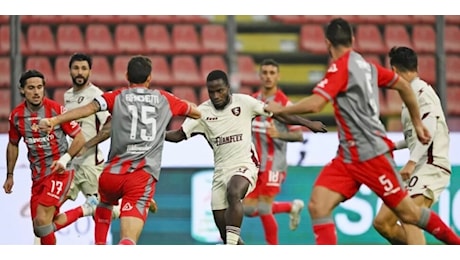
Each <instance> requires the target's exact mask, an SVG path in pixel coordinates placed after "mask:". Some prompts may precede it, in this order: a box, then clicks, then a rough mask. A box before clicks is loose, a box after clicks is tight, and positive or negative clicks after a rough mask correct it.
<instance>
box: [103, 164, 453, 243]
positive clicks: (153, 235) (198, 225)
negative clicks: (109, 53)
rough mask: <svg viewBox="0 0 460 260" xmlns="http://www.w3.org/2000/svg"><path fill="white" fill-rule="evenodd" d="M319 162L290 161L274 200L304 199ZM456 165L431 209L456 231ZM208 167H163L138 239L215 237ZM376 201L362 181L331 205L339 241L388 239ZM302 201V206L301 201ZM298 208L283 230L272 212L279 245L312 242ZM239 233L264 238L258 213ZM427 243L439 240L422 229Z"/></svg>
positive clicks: (281, 219)
mask: <svg viewBox="0 0 460 260" xmlns="http://www.w3.org/2000/svg"><path fill="white" fill-rule="evenodd" d="M320 170H321V167H290V168H289V171H288V176H287V178H286V181H285V183H284V185H283V187H282V191H281V193H280V194H279V196H278V197H277V200H278V201H291V200H293V199H297V198H298V199H302V200H304V201H305V205H307V202H308V199H309V196H310V192H311V187H312V184H313V182H314V180H315V179H316V176H317V174H318V172H319V171H320ZM458 174H460V167H459V166H455V167H453V173H452V179H451V184H450V186H449V188H448V189H447V190H446V191H444V193H443V194H442V196H441V198H440V200H439V202H438V203H437V204H436V205H435V206H434V207H433V209H434V210H435V211H436V212H437V213H438V214H439V215H440V216H441V218H442V219H443V220H444V221H445V222H446V223H448V224H449V225H450V226H451V227H453V228H454V229H455V231H456V232H457V233H460V192H459V189H460V177H459V176H458ZM211 178H212V169H210V168H205V169H203V168H194V169H191V168H180V169H179V168H177V169H173V168H166V169H163V172H162V177H161V181H160V182H159V183H158V185H157V191H156V195H155V199H156V201H157V203H158V206H159V211H158V213H156V214H151V215H149V218H148V220H147V223H146V225H145V228H144V231H143V233H142V235H141V238H140V240H139V243H140V244H167V245H200V244H204V245H206V244H217V243H220V239H219V235H218V233H217V229H216V228H215V225H214V222H213V219H212V213H211V210H210V206H209V203H210V187H211ZM380 205H381V201H380V199H378V198H377V196H375V195H374V194H373V193H372V192H371V191H370V190H369V189H368V188H367V187H366V186H363V187H361V189H360V191H359V192H358V193H357V194H356V196H355V197H354V198H353V199H351V200H349V201H347V202H345V203H342V204H341V205H340V206H339V207H338V208H337V209H336V210H335V211H334V220H335V223H336V227H337V234H338V241H339V244H355V245H356V244H357V245H364V244H388V243H387V241H386V240H385V239H383V238H382V237H381V236H380V235H379V234H378V233H377V232H376V231H375V230H374V228H373V227H372V221H373V218H374V217H375V215H376V213H377V210H378V209H379V207H380ZM306 207H307V206H306ZM306 207H305V208H304V210H303V211H302V215H301V216H302V219H301V223H300V225H299V227H298V229H297V230H295V231H290V230H289V215H288V214H277V215H276V219H277V221H278V228H279V242H280V244H284V245H300V244H307V245H312V244H314V236H313V233H312V228H311V222H310V219H309V214H308V210H307V208H306ZM112 234H113V237H114V241H117V238H118V237H119V225H118V223H116V222H115V223H114V225H112ZM242 237H243V239H244V241H245V242H246V243H247V244H252V245H263V244H265V239H264V232H263V229H262V224H261V222H260V219H259V218H249V217H245V218H244V221H243V226H242ZM426 237H427V242H428V243H429V244H440V243H439V242H437V241H436V239H434V238H433V237H431V235H426Z"/></svg>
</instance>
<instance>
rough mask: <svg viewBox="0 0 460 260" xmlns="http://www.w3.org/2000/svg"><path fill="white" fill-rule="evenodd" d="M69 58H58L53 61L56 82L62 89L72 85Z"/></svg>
mask: <svg viewBox="0 0 460 260" xmlns="http://www.w3.org/2000/svg"><path fill="white" fill-rule="evenodd" d="M69 60H70V57H69V56H58V57H56V59H55V60H54V74H55V76H56V81H57V82H58V83H59V85H60V86H62V87H63V88H67V87H69V86H71V85H72V78H71V77H70V72H69Z"/></svg>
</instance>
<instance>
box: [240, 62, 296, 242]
mask: <svg viewBox="0 0 460 260" xmlns="http://www.w3.org/2000/svg"><path fill="white" fill-rule="evenodd" d="M279 72H280V71H279V64H278V63H277V62H276V61H275V60H272V59H266V60H263V61H262V62H261V63H260V69H259V76H260V79H261V84H262V86H261V87H260V90H259V91H257V92H256V93H254V94H253V97H255V98H257V99H258V100H261V101H263V102H264V103H265V102H267V101H270V100H273V101H275V102H278V103H280V104H282V105H283V106H286V105H291V104H292V103H291V101H290V100H289V98H288V97H287V96H286V94H284V92H283V91H282V90H281V89H280V88H279V87H278V80H279V78H280V73H279ZM252 141H253V142H254V145H255V148H256V151H257V154H258V155H259V160H260V168H259V175H258V178H257V183H256V187H255V189H254V190H253V191H252V192H251V193H249V194H248V195H247V196H246V198H245V199H244V200H243V205H244V213H245V215H246V216H248V217H257V216H259V217H260V220H261V221H262V226H263V228H264V232H265V240H266V242H267V244H269V245H277V244H278V243H279V241H278V223H277V222H276V218H275V216H274V214H278V213H289V215H290V223H289V227H290V229H291V230H295V229H296V228H297V226H298V225H299V222H300V213H301V211H302V209H303V207H304V202H303V201H302V200H300V199H295V200H293V201H275V197H276V195H278V194H279V193H280V191H281V185H282V183H283V182H284V180H285V177H286V172H287V168H288V165H287V160H286V152H287V142H301V141H303V133H302V128H301V127H300V126H297V125H287V124H284V123H282V122H280V121H277V120H275V119H274V118H272V117H266V116H258V117H256V118H254V120H253V121H252Z"/></svg>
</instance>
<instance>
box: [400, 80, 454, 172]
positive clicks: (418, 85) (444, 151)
mask: <svg viewBox="0 0 460 260" xmlns="http://www.w3.org/2000/svg"><path fill="white" fill-rule="evenodd" d="M411 87H412V90H413V91H414V93H415V95H416V97H417V100H418V104H419V107H420V115H421V116H422V119H423V120H424V121H427V123H430V124H431V125H432V126H431V127H428V126H427V127H428V128H432V129H433V132H432V143H431V144H430V146H429V147H428V149H427V151H426V152H425V153H424V154H423V155H422V157H421V158H420V160H418V162H417V164H416V170H417V169H419V168H420V167H421V166H422V165H424V164H426V163H428V164H432V165H434V166H437V167H439V168H442V169H445V170H447V171H449V172H450V170H451V165H450V161H449V143H450V138H449V129H448V127H447V123H446V119H445V117H444V113H443V110H442V106H441V102H440V100H439V97H438V95H437V94H436V92H435V91H434V89H433V87H431V86H430V85H428V84H427V83H426V82H425V81H423V80H421V79H420V78H418V77H417V78H415V79H414V80H413V81H412V82H411ZM401 121H402V125H403V130H404V138H405V141H406V143H407V147H408V148H409V150H410V154H411V155H412V154H413V153H414V151H415V149H416V147H417V146H419V145H420V143H419V141H418V139H417V134H416V132H415V129H414V128H413V125H412V121H411V119H410V115H409V111H408V109H407V108H406V106H405V105H403V108H402V112H401ZM417 143H419V144H418V145H417Z"/></svg>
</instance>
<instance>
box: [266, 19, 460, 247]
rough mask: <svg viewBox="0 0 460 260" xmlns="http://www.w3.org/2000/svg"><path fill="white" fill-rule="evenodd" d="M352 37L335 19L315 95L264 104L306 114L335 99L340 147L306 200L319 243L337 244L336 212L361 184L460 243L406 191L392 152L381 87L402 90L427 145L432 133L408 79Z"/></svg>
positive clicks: (401, 213) (409, 219)
mask: <svg viewBox="0 0 460 260" xmlns="http://www.w3.org/2000/svg"><path fill="white" fill-rule="evenodd" d="M353 39H354V37H353V32H352V27H351V25H350V24H349V23H348V22H347V21H346V20H344V19H342V18H336V19H333V20H332V21H331V22H330V23H329V24H328V26H327V28H326V46H327V49H328V51H329V53H330V55H331V56H332V64H331V65H330V66H329V68H328V70H327V72H326V75H325V76H324V79H323V80H322V81H321V82H319V83H318V84H317V86H316V87H315V88H314V90H313V94H312V95H310V96H308V97H306V98H303V99H301V100H300V101H298V102H296V103H295V104H293V105H291V106H286V107H282V106H280V105H279V104H277V103H275V102H270V103H269V104H268V107H267V108H266V109H267V110H268V111H271V112H273V113H275V114H305V113H312V112H319V111H321V110H322V109H323V108H324V106H325V105H326V104H327V102H332V103H333V106H334V114H335V119H336V122H337V127H338V137H339V148H338V152H337V156H336V157H335V158H334V159H332V161H331V162H330V163H329V164H327V165H326V166H325V167H324V168H323V170H322V171H321V172H320V173H319V175H318V178H317V179H316V181H315V183H314V187H313V190H312V193H311V197H310V201H309V203H308V209H309V212H310V217H311V219H312V225H313V232H314V234H315V241H316V244H336V243H337V235H336V231H335V224H334V221H333V218H332V212H333V210H334V208H335V207H336V206H337V205H338V204H339V203H341V202H343V201H345V200H347V199H349V198H351V197H352V196H354V195H355V194H356V192H357V191H358V189H359V187H360V186H361V184H364V185H366V186H368V187H369V188H370V189H371V190H372V191H373V192H374V193H376V194H377V195H378V196H379V197H380V198H381V199H382V200H383V202H384V203H385V204H386V205H387V206H388V207H389V208H390V209H391V210H392V211H393V212H394V213H395V214H396V216H397V217H398V219H400V220H401V221H402V222H405V223H407V224H413V225H416V226H418V227H419V228H422V229H424V230H425V231H427V232H429V233H430V234H432V235H433V236H434V237H436V238H437V239H439V240H441V241H442V242H444V243H446V244H460V238H459V237H458V236H457V235H456V234H455V233H454V232H453V231H452V229H450V228H449V227H448V226H447V225H446V224H445V223H444V222H443V221H442V220H441V218H440V217H439V216H438V215H437V214H436V213H434V212H433V211H431V210H430V209H428V208H425V207H420V206H418V205H416V203H415V202H414V201H413V200H412V199H411V198H410V196H409V195H408V192H407V190H406V189H405V188H404V185H403V183H402V180H401V178H400V176H399V174H398V173H397V170H396V167H395V163H394V160H393V157H392V155H391V150H392V149H393V146H394V145H393V142H392V141H391V140H389V138H387V136H386V132H385V128H384V126H383V124H382V123H381V122H380V120H379V106H378V88H377V87H387V88H388V91H398V93H399V94H400V96H401V98H402V100H403V101H404V104H405V105H406V107H407V109H408V112H409V115H410V118H411V121H412V124H413V128H414V132H415V134H416V135H417V138H418V139H419V141H420V142H421V143H422V144H424V145H427V144H429V142H430V140H431V136H430V133H429V130H428V129H427V128H426V127H425V126H424V124H423V123H422V119H421V118H422V117H421V115H420V111H419V108H418V104H417V98H416V96H415V94H414V93H413V91H412V89H411V87H410V84H409V83H408V82H407V81H406V80H405V79H403V78H401V77H399V76H398V74H396V73H395V72H393V71H391V70H388V69H385V68H383V67H381V66H380V65H377V64H370V63H368V62H366V61H365V60H364V59H363V57H362V56H361V55H360V54H359V53H357V52H355V51H354V50H353V48H352V44H353Z"/></svg>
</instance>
